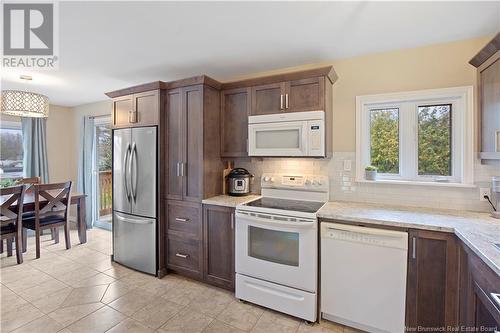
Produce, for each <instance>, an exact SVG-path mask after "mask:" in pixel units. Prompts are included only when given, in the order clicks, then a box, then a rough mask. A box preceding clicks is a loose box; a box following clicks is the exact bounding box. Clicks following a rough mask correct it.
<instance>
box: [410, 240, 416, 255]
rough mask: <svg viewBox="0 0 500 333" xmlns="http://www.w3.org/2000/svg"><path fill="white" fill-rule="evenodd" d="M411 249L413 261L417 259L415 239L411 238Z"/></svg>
mask: <svg viewBox="0 0 500 333" xmlns="http://www.w3.org/2000/svg"><path fill="white" fill-rule="evenodd" d="M411 248H412V250H411V252H412V254H411V257H412V258H413V259H417V237H413V238H412V245H411Z"/></svg>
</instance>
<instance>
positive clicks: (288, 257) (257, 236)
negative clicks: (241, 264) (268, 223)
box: [248, 226, 299, 267]
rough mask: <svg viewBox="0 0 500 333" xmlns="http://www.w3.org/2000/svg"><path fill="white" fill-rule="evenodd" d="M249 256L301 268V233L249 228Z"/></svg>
mask: <svg viewBox="0 0 500 333" xmlns="http://www.w3.org/2000/svg"><path fill="white" fill-rule="evenodd" d="M248 255H249V256H250V257H253V258H257V259H261V260H265V261H270V262H275V263H278V264H283V265H288V266H296V267H298V266H299V233H297V232H286V231H279V230H269V229H264V228H259V227H254V226H249V227H248Z"/></svg>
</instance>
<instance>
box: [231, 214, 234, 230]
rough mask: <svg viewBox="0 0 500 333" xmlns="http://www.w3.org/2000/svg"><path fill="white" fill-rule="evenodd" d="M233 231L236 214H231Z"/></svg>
mask: <svg viewBox="0 0 500 333" xmlns="http://www.w3.org/2000/svg"><path fill="white" fill-rule="evenodd" d="M231 229H232V230H234V213H231Z"/></svg>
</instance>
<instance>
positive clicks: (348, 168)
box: [344, 160, 351, 171]
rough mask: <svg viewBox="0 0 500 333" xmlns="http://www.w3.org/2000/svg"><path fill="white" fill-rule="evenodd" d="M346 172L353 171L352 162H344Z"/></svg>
mask: <svg viewBox="0 0 500 333" xmlns="http://www.w3.org/2000/svg"><path fill="white" fill-rule="evenodd" d="M344 171H351V160H344Z"/></svg>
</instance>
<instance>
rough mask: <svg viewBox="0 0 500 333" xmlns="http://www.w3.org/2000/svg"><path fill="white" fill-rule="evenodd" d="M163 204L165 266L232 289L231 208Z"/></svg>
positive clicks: (232, 220)
mask: <svg viewBox="0 0 500 333" xmlns="http://www.w3.org/2000/svg"><path fill="white" fill-rule="evenodd" d="M165 206H166V207H167V209H166V210H167V214H166V215H167V220H168V221H167V223H168V225H167V235H166V236H165V237H166V242H167V246H166V258H167V268H168V269H169V270H171V271H174V272H176V273H178V274H181V275H185V276H188V277H191V278H194V279H197V280H201V281H205V282H207V283H210V284H212V285H215V286H218V287H221V288H225V289H229V290H234V222H235V221H234V208H230V207H222V206H214V205H203V206H202V205H201V204H196V203H191V202H183V201H174V200H168V201H167V203H166V205H165ZM202 207H203V209H202Z"/></svg>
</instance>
